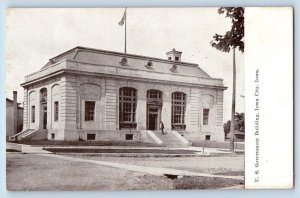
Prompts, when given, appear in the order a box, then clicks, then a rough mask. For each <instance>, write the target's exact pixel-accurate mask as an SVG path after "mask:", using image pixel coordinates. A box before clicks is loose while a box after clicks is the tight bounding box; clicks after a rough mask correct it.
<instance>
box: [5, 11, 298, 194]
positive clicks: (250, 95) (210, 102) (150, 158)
mask: <svg viewBox="0 0 300 198" xmlns="http://www.w3.org/2000/svg"><path fill="white" fill-rule="evenodd" d="M293 119H294V118H293V8H291V7H263V8H262V7H249V8H248V7H184V8H183V7H182V8H181V7H177V8H174V7H170V8H147V7H145V8H133V7H124V8H121V7H120V8H7V12H6V160H7V161H6V187H7V190H8V191H92V190H93V191H94V190H96V191H103V190H104V191H107V190H170V189H173V190H180V189H245V188H246V189H247V188H257V189H261V188H292V187H293V183H294V182H293V174H294V173H293ZM274 175H276V177H274Z"/></svg>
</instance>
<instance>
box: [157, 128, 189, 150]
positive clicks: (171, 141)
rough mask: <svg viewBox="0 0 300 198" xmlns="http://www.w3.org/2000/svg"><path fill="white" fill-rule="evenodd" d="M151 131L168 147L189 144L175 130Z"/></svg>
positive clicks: (187, 145) (184, 146) (179, 146)
mask: <svg viewBox="0 0 300 198" xmlns="http://www.w3.org/2000/svg"><path fill="white" fill-rule="evenodd" d="M153 133H154V134H155V135H156V136H157V137H158V138H159V139H160V140H161V141H162V142H163V145H165V146H166V147H170V148H187V147H189V146H190V145H191V143H190V142H189V141H187V140H186V139H185V138H184V137H182V136H181V135H180V134H179V133H178V132H177V131H169V132H165V134H162V132H161V131H153Z"/></svg>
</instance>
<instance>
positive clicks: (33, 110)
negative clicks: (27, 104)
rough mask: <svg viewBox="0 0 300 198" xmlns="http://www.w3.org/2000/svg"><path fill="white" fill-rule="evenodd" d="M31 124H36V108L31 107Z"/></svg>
mask: <svg viewBox="0 0 300 198" xmlns="http://www.w3.org/2000/svg"><path fill="white" fill-rule="evenodd" d="M31 122H32V123H34V122H35V106H32V107H31Z"/></svg>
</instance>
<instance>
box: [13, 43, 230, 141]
mask: <svg viewBox="0 0 300 198" xmlns="http://www.w3.org/2000/svg"><path fill="white" fill-rule="evenodd" d="M181 54H182V53H181V52H179V51H176V50H175V49H173V50H172V51H170V52H167V53H166V55H167V59H160V58H152V57H146V56H140V55H134V54H125V53H119V52H112V51H105V50H98V49H91V48H85V47H75V48H73V49H71V50H69V51H66V52H64V53H62V54H60V55H58V56H56V57H53V58H51V59H50V60H49V62H48V63H47V64H46V65H45V66H44V67H42V68H41V70H39V71H37V72H35V73H33V74H30V75H28V76H26V77H25V82H24V83H23V84H22V86H23V88H24V123H23V125H24V129H23V131H22V132H21V133H19V134H17V135H16V136H15V137H16V138H18V139H23V138H32V139H53V140H78V139H79V138H82V139H84V140H115V141H120V140H121V141H122V140H124V141H125V140H133V141H143V142H152V143H161V142H163V141H161V140H160V138H159V135H158V134H161V133H158V132H157V131H159V123H160V121H162V122H163V123H164V126H165V131H167V132H169V133H168V134H171V135H173V137H176V138H177V139H178V140H180V141H183V142H184V139H187V140H193V139H197V140H204V139H206V140H212V141H224V132H223V91H224V90H225V89H226V87H224V86H223V80H222V79H216V78H212V77H210V76H209V75H208V74H207V73H206V72H204V71H203V70H202V69H201V68H200V67H199V66H198V65H197V64H192V63H186V62H181ZM179 134H180V135H181V136H180V135H179Z"/></svg>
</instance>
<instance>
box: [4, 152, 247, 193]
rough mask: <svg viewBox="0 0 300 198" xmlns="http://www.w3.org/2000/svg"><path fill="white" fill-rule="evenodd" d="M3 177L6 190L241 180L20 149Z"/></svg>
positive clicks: (219, 184)
mask: <svg viewBox="0 0 300 198" xmlns="http://www.w3.org/2000/svg"><path fill="white" fill-rule="evenodd" d="M149 160H150V159H149ZM160 161H161V160H160ZM189 163H192V162H189ZM199 164H201V163H199ZM6 177H7V189H8V190H10V191H25V190H29V191H33V190H34V191H45V190H47V191H49V190H54V191H59V190H63V191H66V190H68V191H70V190H76V191H80V190H82V191H83V190H171V189H209V188H211V189H214V188H224V187H228V186H235V185H243V181H240V180H235V179H225V178H212V177H191V176H184V177H181V178H178V179H169V178H167V177H166V176H155V175H149V174H145V173H140V172H134V171H127V170H122V169H117V168H111V167H106V166H100V165H96V164H91V163H86V162H74V161H68V160H62V159H55V160H53V158H49V157H47V156H40V155H32V154H26V155H24V154H20V153H7V169H6Z"/></svg>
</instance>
